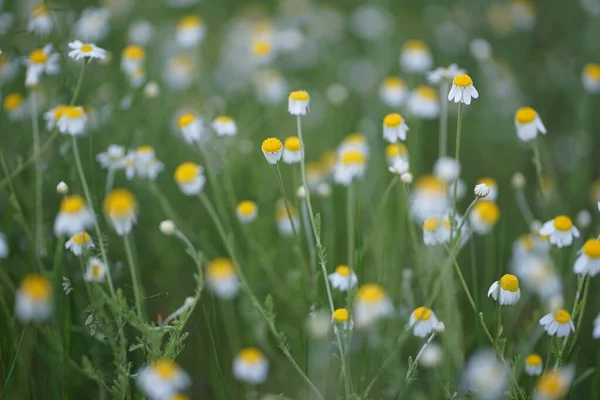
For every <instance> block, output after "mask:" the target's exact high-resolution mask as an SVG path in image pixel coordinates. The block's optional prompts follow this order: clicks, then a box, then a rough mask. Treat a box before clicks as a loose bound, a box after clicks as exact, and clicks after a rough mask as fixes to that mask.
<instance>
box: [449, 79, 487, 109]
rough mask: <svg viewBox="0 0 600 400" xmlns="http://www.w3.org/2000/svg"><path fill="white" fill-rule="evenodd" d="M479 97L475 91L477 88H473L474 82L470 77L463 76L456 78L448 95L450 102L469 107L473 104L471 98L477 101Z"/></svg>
mask: <svg viewBox="0 0 600 400" xmlns="http://www.w3.org/2000/svg"><path fill="white" fill-rule="evenodd" d="M478 97H479V93H478V92H477V89H475V86H473V80H472V79H471V77H470V76H469V75H465V74H461V75H457V76H456V77H455V78H454V81H453V82H452V88H451V89H450V92H449V93H448V100H449V101H454V102H455V103H458V102H461V103H463V104H466V105H469V104H471V98H473V99H476V98H478Z"/></svg>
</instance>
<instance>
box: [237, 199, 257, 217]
mask: <svg viewBox="0 0 600 400" xmlns="http://www.w3.org/2000/svg"><path fill="white" fill-rule="evenodd" d="M237 209H238V212H239V213H240V214H242V215H245V216H249V215H253V214H254V213H256V203H255V202H253V201H250V200H245V201H241V202H240V204H238V206H237Z"/></svg>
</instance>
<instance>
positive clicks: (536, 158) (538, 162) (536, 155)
mask: <svg viewBox="0 0 600 400" xmlns="http://www.w3.org/2000/svg"><path fill="white" fill-rule="evenodd" d="M539 140H540V139H535V140H534V141H533V144H532V147H533V163H534V164H535V173H536V175H537V179H538V184H539V185H540V193H541V194H542V197H543V198H546V191H545V190H544V177H543V176H542V158H541V156H540V147H539Z"/></svg>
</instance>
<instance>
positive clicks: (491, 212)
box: [469, 200, 500, 235]
mask: <svg viewBox="0 0 600 400" xmlns="http://www.w3.org/2000/svg"><path fill="white" fill-rule="evenodd" d="M469 217H470V218H469V221H470V223H471V227H472V228H473V231H475V232H476V233H478V234H480V235H484V234H486V233H488V232H489V231H491V230H492V228H493V227H494V225H496V223H497V222H498V220H499V219H500V208H499V207H498V205H497V204H496V203H494V202H493V201H490V200H478V201H477V203H475V206H473V210H472V211H471V214H469Z"/></svg>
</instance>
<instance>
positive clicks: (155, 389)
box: [136, 358, 191, 400]
mask: <svg viewBox="0 0 600 400" xmlns="http://www.w3.org/2000/svg"><path fill="white" fill-rule="evenodd" d="M136 381H137V385H138V387H139V388H140V389H141V390H142V391H143V392H144V393H145V394H146V396H148V398H149V399H150V400H164V399H168V398H170V397H171V396H174V395H175V394H176V393H178V392H180V391H183V390H185V389H187V388H188V387H189V386H190V384H191V380H190V377H189V376H188V374H187V373H186V372H185V371H183V370H182V369H181V367H180V366H179V365H177V364H176V363H175V361H172V360H169V359H165V358H163V359H159V360H156V361H154V362H153V363H151V364H150V365H148V366H146V367H144V368H142V370H141V371H140V372H139V373H138V374H137V379H136Z"/></svg>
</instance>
